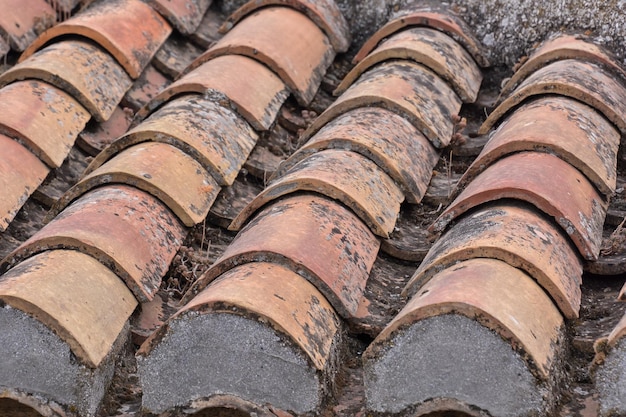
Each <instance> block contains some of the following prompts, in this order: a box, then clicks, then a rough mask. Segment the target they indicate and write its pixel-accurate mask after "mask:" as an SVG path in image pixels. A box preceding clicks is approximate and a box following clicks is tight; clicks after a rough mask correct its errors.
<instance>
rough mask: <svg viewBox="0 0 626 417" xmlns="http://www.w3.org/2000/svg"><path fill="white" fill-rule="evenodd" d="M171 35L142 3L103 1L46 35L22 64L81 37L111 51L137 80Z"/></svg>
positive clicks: (118, 0) (155, 14) (21, 59)
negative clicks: (62, 42) (42, 50)
mask: <svg viewBox="0 0 626 417" xmlns="http://www.w3.org/2000/svg"><path fill="white" fill-rule="evenodd" d="M171 32H172V28H171V27H170V26H169V24H168V23H167V22H166V21H165V20H164V19H163V18H162V17H161V16H160V15H159V14H158V13H157V12H156V11H154V10H153V9H152V8H151V7H150V6H148V5H147V4H145V3H144V2H142V1H140V0H107V1H100V2H96V3H93V4H92V5H91V6H90V7H88V8H87V9H85V10H83V11H81V12H79V13H78V14H76V15H75V16H73V17H72V18H70V19H68V20H66V21H64V22H61V23H59V24H57V25H55V26H53V27H52V28H50V29H48V30H47V31H45V32H44V33H43V34H41V36H39V37H38V38H37V39H36V40H35V41H34V42H33V43H31V44H30V46H29V47H28V48H27V49H26V50H25V51H24V53H23V54H22V56H21V57H20V61H24V60H25V59H27V58H28V57H29V56H31V55H32V54H34V53H35V52H36V51H37V50H39V49H40V48H41V47H43V46H44V45H46V44H49V43H50V42H51V41H55V40H57V39H60V38H63V37H67V36H80V37H85V38H87V39H89V40H91V41H93V42H95V43H97V44H98V45H100V46H101V47H102V48H104V49H105V50H106V51H108V52H109V53H110V54H111V55H112V56H113V57H114V58H115V59H116V60H117V62H119V64H120V65H121V66H122V67H124V69H125V70H126V72H127V73H128V75H130V76H131V77H132V78H133V79H134V78H137V77H139V75H140V74H141V73H142V71H143V69H144V68H145V66H146V65H148V63H149V62H150V60H151V59H152V57H153V56H154V54H155V53H156V51H157V50H158V49H159V48H160V47H161V45H162V44H163V43H164V42H165V40H166V39H167V37H168V36H169V35H170V33H171Z"/></svg>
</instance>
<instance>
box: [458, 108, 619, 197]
mask: <svg viewBox="0 0 626 417" xmlns="http://www.w3.org/2000/svg"><path fill="white" fill-rule="evenodd" d="M620 137H621V135H620V133H619V132H618V131H617V130H616V129H615V128H614V126H613V125H612V124H611V123H610V122H609V121H608V120H607V119H605V118H604V117H603V116H602V115H601V114H599V113H598V112H596V111H595V110H594V109H592V108H590V107H588V106H586V105H584V104H582V103H580V102H578V101H575V100H572V99H570V98H567V97H561V96H546V97H542V98H538V99H536V100H534V101H531V102H528V103H527V104H523V105H522V106H521V107H520V108H518V109H517V110H516V111H515V112H513V113H512V114H511V115H510V116H508V117H507V118H506V119H505V120H504V121H503V123H502V124H501V125H500V126H499V127H498V129H497V130H496V131H495V132H494V134H493V135H492V137H491V139H490V140H489V141H488V142H487V143H486V144H485V146H484V148H483V150H482V152H481V153H480V155H479V156H478V157H477V158H476V159H475V160H474V162H473V163H472V165H471V166H470V167H469V168H468V170H467V171H466V172H465V174H464V175H463V178H462V179H461V183H460V185H458V186H457V189H462V188H464V187H465V185H466V184H467V183H469V182H470V181H472V179H473V178H475V177H476V176H477V175H478V174H479V173H480V172H482V171H483V170H484V169H485V168H486V167H488V166H489V165H491V164H492V163H493V162H494V161H496V160H498V159H499V158H502V157H504V156H506V155H509V154H512V153H515V152H520V151H542V152H547V153H552V154H554V155H557V156H558V157H560V158H561V159H563V160H565V161H566V162H568V163H570V164H571V165H572V166H574V167H576V168H577V169H578V170H579V171H581V172H582V173H583V174H585V176H586V177H587V178H588V179H589V181H591V182H592V183H593V185H595V186H596V188H598V190H599V191H600V192H601V193H602V194H603V195H604V196H606V197H608V196H611V195H612V194H613V193H614V192H615V187H616V182H617V150H618V147H619V142H620Z"/></svg>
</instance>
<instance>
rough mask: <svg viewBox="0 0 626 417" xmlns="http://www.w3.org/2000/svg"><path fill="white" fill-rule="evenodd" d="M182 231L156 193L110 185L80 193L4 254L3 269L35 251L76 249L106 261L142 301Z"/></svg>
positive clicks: (155, 283) (151, 290)
mask: <svg viewBox="0 0 626 417" xmlns="http://www.w3.org/2000/svg"><path fill="white" fill-rule="evenodd" d="M185 235H186V230H185V228H184V227H183V225H182V224H180V223H179V221H178V219H177V218H176V217H175V216H174V214H173V213H172V212H171V211H170V210H169V209H168V208H167V207H166V206H164V205H163V204H162V203H161V202H159V201H158V200H157V199H155V198H154V197H152V196H150V195H147V194H146V193H144V192H142V191H140V190H137V189H135V188H133V187H128V186H123V185H109V186H106V187H100V188H97V189H95V190H94V191H92V192H89V193H87V194H85V195H82V196H81V197H80V198H79V199H78V200H76V201H75V202H74V203H73V204H71V205H70V206H68V207H67V208H66V209H65V210H64V211H63V212H61V213H60V214H59V215H58V216H57V217H55V218H54V219H53V220H52V221H51V222H50V223H48V224H47V225H46V226H44V227H43V228H42V229H41V230H40V231H39V232H37V233H35V235H34V236H33V237H31V238H30V239H28V240H27V241H26V242H24V243H23V244H22V245H20V246H19V247H18V248H17V249H16V250H15V251H13V252H12V253H11V254H10V255H9V256H8V257H6V258H5V259H4V260H3V261H2V264H1V269H2V270H6V269H7V268H10V267H12V266H14V265H16V264H17V263H19V262H21V261H23V260H24V259H26V258H28V257H31V256H32V255H33V254H35V253H38V252H43V251H46V250H50V249H74V250H77V251H80V252H82V253H85V254H87V255H91V256H93V257H94V258H96V259H98V260H99V261H100V262H101V263H102V264H103V265H106V266H108V267H109V268H110V269H111V271H113V272H114V273H115V274H117V276H119V277H120V278H122V279H123V280H124V282H126V284H127V285H128V287H129V288H130V289H131V291H132V292H133V294H134V295H135V297H136V298H137V299H138V300H139V301H141V302H145V301H148V300H151V299H152V297H153V296H154V294H155V293H156V291H157V290H158V289H159V285H160V284H161V278H162V277H163V276H164V275H165V273H166V272H167V270H168V268H169V265H170V263H171V262H172V259H173V258H174V255H175V254H176V251H177V250H178V248H179V247H180V245H181V243H182V240H183V238H184V237H185ZM112 236H115V239H112V238H111V237H112ZM131 242H132V244H130V243H131Z"/></svg>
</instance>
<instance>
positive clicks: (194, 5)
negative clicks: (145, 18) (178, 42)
mask: <svg viewBox="0 0 626 417" xmlns="http://www.w3.org/2000/svg"><path fill="white" fill-rule="evenodd" d="M211 2H212V0H150V1H148V4H149V5H150V6H152V7H154V9H155V10H156V11H157V12H159V13H160V14H161V16H163V17H164V18H166V19H167V21H168V22H170V23H171V24H172V26H174V27H175V28H176V30H178V31H179V32H180V33H182V34H183V35H191V34H192V33H193V32H194V31H195V30H196V29H197V28H198V26H199V25H200V22H201V21H202V17H203V16H204V14H205V13H206V11H207V10H208V8H209V6H210V5H211Z"/></svg>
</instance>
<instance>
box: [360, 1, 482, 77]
mask: <svg viewBox="0 0 626 417" xmlns="http://www.w3.org/2000/svg"><path fill="white" fill-rule="evenodd" d="M412 26H425V27H429V28H433V29H437V30H440V31H442V32H444V33H445V34H447V35H448V36H450V37H452V38H453V39H454V40H456V41H457V42H459V43H460V44H461V45H463V47H464V48H465V49H466V50H467V51H468V52H469V53H470V54H471V55H472V57H473V58H474V60H475V61H476V62H477V63H478V65H480V66H481V67H488V66H489V65H490V64H489V60H488V58H487V53H486V52H485V51H484V49H483V46H482V45H481V44H480V42H478V40H477V39H476V38H475V37H474V35H473V31H472V29H471V28H470V27H469V26H468V25H467V24H466V23H465V22H464V21H463V20H461V19H459V18H458V17H456V16H455V15H454V14H452V13H451V12H450V11H449V10H435V9H428V8H425V9H422V10H414V9H411V8H408V9H405V10H402V11H400V12H398V13H397V14H396V15H395V16H393V17H392V18H391V19H390V20H389V22H387V23H386V24H385V25H384V26H383V27H382V28H380V29H379V30H378V31H377V32H376V33H374V35H372V36H371V37H370V38H369V39H368V40H367V41H366V42H365V43H364V44H363V46H362V47H361V50H359V52H358V53H357V54H356V56H355V57H354V59H353V61H352V62H353V63H355V64H356V63H358V62H360V61H361V60H362V59H364V58H365V57H366V56H367V55H369V54H370V52H372V51H373V50H374V48H376V46H377V45H378V44H379V43H380V42H381V41H382V40H383V39H386V38H388V37H389V36H391V35H393V34H394V33H396V32H399V31H401V30H403V29H405V28H409V27H412Z"/></svg>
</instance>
